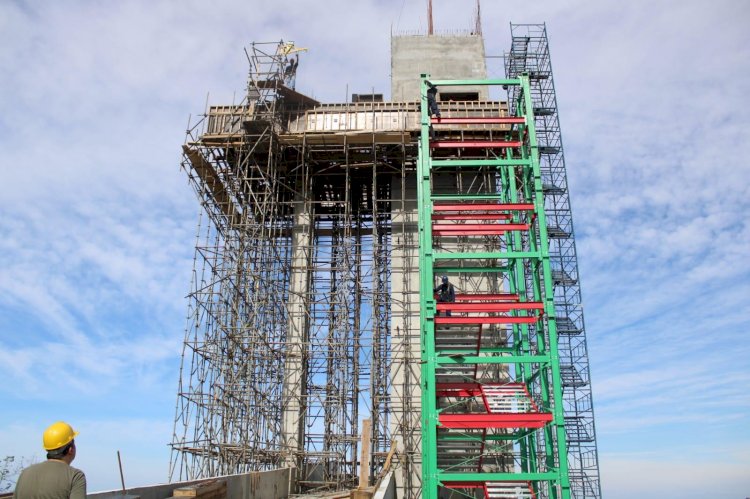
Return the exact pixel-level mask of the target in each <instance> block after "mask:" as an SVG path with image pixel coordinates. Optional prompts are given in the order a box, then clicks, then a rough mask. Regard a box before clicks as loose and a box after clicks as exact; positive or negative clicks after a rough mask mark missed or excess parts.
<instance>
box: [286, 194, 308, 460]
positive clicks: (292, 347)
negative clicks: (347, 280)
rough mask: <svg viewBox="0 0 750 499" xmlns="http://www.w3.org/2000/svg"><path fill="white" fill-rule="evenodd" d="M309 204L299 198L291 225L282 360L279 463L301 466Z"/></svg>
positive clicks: (306, 322) (306, 335)
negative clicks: (282, 385)
mask: <svg viewBox="0 0 750 499" xmlns="http://www.w3.org/2000/svg"><path fill="white" fill-rule="evenodd" d="M311 210H312V208H311V204H310V203H309V202H306V201H303V200H302V199H301V196H300V197H299V198H298V200H297V203H296V204H295V209H294V226H293V227H292V262H291V263H292V267H291V276H290V284H289V307H288V310H289V327H288V330H287V337H286V358H285V361H284V387H283V390H282V403H281V407H282V421H281V425H282V426H281V442H282V446H283V449H282V452H283V455H284V462H283V463H282V466H287V467H294V468H297V469H300V463H298V462H297V459H298V457H297V456H299V453H300V452H301V451H303V450H304V428H305V425H304V417H305V396H306V393H305V386H306V384H307V380H306V371H307V362H306V356H307V340H308V329H309V292H310V279H311V276H310V267H311V262H312V232H313V226H312V220H313V214H312V213H311Z"/></svg>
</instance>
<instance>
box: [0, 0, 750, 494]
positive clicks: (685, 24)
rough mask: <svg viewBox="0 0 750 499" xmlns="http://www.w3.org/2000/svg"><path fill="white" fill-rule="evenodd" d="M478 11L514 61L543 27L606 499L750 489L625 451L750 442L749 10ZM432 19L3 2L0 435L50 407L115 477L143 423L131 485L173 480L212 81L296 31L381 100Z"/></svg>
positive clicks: (313, 73) (325, 9) (397, 13)
mask: <svg viewBox="0 0 750 499" xmlns="http://www.w3.org/2000/svg"><path fill="white" fill-rule="evenodd" d="M473 6H474V1H473V0H472V1H458V2H435V23H436V26H437V28H438V29H453V28H457V29H471V28H472V19H471V12H472V9H473ZM482 8H483V20H484V33H485V39H486V44H487V53H488V54H491V55H500V54H501V53H502V52H503V51H504V50H506V49H507V47H508V41H509V35H508V32H507V31H508V28H507V23H508V21H509V20H513V21H514V22H540V21H547V23H548V24H547V27H548V31H549V35H550V39H551V43H552V57H553V63H554V68H555V78H556V85H557V89H558V103H559V105H560V109H561V118H562V126H563V135H564V140H565V146H566V152H567V160H568V175H569V181H570V189H571V202H572V205H573V212H574V215H575V217H576V231H577V235H578V241H577V247H578V251H579V256H580V263H581V281H582V287H583V296H584V299H585V307H586V314H587V324H588V330H589V351H590V353H591V361H592V378H593V382H594V385H593V386H594V397H595V399H594V401H595V407H596V410H597V417H598V420H597V423H598V428H599V430H600V434H599V438H600V445H601V446H602V448H603V449H606V452H605V453H603V454H602V456H601V459H600V462H601V463H602V469H603V484H604V488H605V491H606V496H607V497H616V496H617V494H620V496H621V497H626V496H627V497H634V496H637V497H669V496H677V495H679V496H680V497H690V494H694V496H697V493H696V492H695V491H703V490H709V489H705V488H702V487H704V485H705V483H704V482H699V481H698V480H699V477H700V476H708V477H710V476H717V477H719V476H720V477H722V480H723V481H722V483H724V484H727V490H728V491H730V493H733V494H734V497H739V496H740V495H741V494H745V495H747V490H748V487H747V481H746V480H745V481H744V482H743V481H742V479H741V478H737V477H742V476H745V475H746V473H743V470H746V469H747V468H748V466H750V459H748V456H747V454H746V453H745V454H741V453H740V454H737V455H736V456H735V457H736V459H735V461H734V464H732V463H729V464H727V465H726V466H723V467H720V466H714V465H713V464H712V462H711V461H710V460H709V459H708V458H706V459H698V458H696V460H695V461H694V462H691V463H687V464H686V463H684V462H683V461H680V460H679V459H677V458H676V457H675V456H671V455H659V456H656V457H654V456H652V455H624V454H623V452H624V450H623V449H625V448H627V440H628V438H629V437H632V438H634V439H643V441H644V442H650V444H652V445H653V446H654V447H658V446H666V445H672V446H674V448H675V449H678V451H675V452H676V453H678V452H679V449H684V448H685V445H687V444H688V443H691V442H694V441H695V439H696V435H695V433H694V431H695V426H696V425H698V424H699V423H700V422H701V420H702V418H704V417H705V418H710V420H711V421H713V422H714V423H715V424H716V425H717V426H719V427H721V428H724V429H725V430H726V435H732V436H731V437H727V436H726V435H721V436H718V437H716V438H717V440H716V441H712V442H711V447H715V446H718V445H719V444H721V442H722V441H724V442H725V441H728V440H737V441H738V442H739V443H744V444H748V443H750V436H748V435H747V432H746V430H744V428H746V427H747V425H748V423H750V421H748V416H747V415H746V414H748V410H747V409H748V400H747V398H746V397H745V396H744V394H743V392H742V389H741V387H742V386H745V385H746V384H747V382H748V377H747V374H746V372H747V370H748V369H747V368H748V367H750V366H749V365H748V362H747V360H746V359H747V358H750V357H748V353H750V345H749V343H748V340H747V335H746V334H745V333H746V331H747V328H748V326H750V323H749V322H748V319H747V318H746V315H747V304H746V300H747V296H750V285H749V284H748V283H749V282H750V264H749V263H748V259H747V255H748V249H750V228H749V226H748V225H749V224H748V223H747V221H746V216H745V212H746V211H747V209H748V207H749V206H748V205H749V204H750V203H748V201H747V200H748V199H749V198H750V165H748V160H747V159H746V158H745V157H744V156H743V153H742V151H743V148H744V147H745V146H746V144H747V143H750V118H748V117H747V116H746V113H744V109H743V106H742V103H743V102H744V100H745V97H746V95H747V94H748V93H750V77H749V76H750V74H749V73H750V71H748V70H749V69H750V62H749V61H750V57H748V49H747V48H746V47H747V43H746V34H745V33H746V26H745V23H744V22H743V21H744V20H745V19H747V18H748V14H750V7H749V6H748V5H747V4H746V3H743V2H731V1H719V2H714V3H713V4H712V6H711V8H710V9H709V8H706V6H705V5H704V4H702V3H700V2H696V1H688V2H678V1H667V2H661V3H659V4H657V5H655V4H654V3H653V2H645V1H643V0H638V1H635V2H627V3H623V2H584V1H579V0H577V1H573V0H570V1H565V2H537V3H533V4H522V3H517V4H502V5H501V4H500V3H497V2H487V1H485V2H483V5H482ZM425 26H426V17H425V6H424V3H423V2H411V1H410V2H401V1H398V0H391V1H388V2H375V1H374V0H370V1H366V2H348V1H345V0H335V1H331V2H322V3H321V2H311V1H310V2H295V1H292V0H281V1H276V2H270V1H261V2H235V1H230V0H222V1H219V2H214V3H213V4H211V5H209V4H207V3H205V2H199V1H190V2H183V3H182V4H181V5H180V7H179V8H176V7H175V6H174V5H173V3H172V2H158V1H157V2H145V1H140V2H139V1H135V2H127V3H117V4H109V3H108V4H93V3H90V2H66V3H65V5H62V4H59V5H58V4H57V3H55V2H42V3H33V4H27V3H23V2H14V3H13V2H3V3H0V74H1V75H2V76H1V77H0V78H2V88H3V93H4V98H3V99H2V100H0V147H2V150H3V154H2V155H0V171H1V172H2V181H0V234H1V235H2V237H1V238H0V254H1V255H2V262H0V319H2V322H1V323H0V366H2V367H0V373H2V376H3V377H4V378H5V379H7V380H10V383H6V384H4V386H3V387H2V388H0V389H2V390H3V393H4V397H6V399H7V400H8V401H9V402H10V403H11V404H12V405H13V406H14V407H16V409H14V410H13V411H12V412H8V413H7V414H5V415H4V417H3V420H2V423H3V424H2V426H1V427H2V428H4V429H5V428H10V429H11V430H12V429H13V428H16V429H18V428H20V426H18V425H21V426H23V425H22V424H21V423H18V421H21V420H30V421H32V422H33V424H30V425H27V426H24V429H19V430H18V431H16V432H15V433H18V434H19V435H27V436H31V435H33V438H34V439H36V438H37V436H36V435H37V433H38V428H37V427H38V426H41V427H43V426H44V425H45V424H48V423H47V422H46V418H47V417H48V413H49V411H50V406H49V405H47V403H46V402H45V400H46V399H47V398H48V397H51V398H52V399H53V400H54V401H55V402H56V403H57V404H58V406H57V407H53V408H52V409H53V410H57V409H58V408H63V409H64V411H68V412H66V413H65V414H64V415H61V416H60V417H70V416H72V417H74V418H77V419H78V420H80V421H82V422H83V424H84V425H88V426H92V427H96V428H98V429H97V430H93V431H92V430H91V429H89V430H88V434H90V435H96V437H95V439H96V440H97V441H102V442H104V441H107V442H109V443H108V444H107V445H106V446H104V447H106V449H104V447H103V448H102V449H100V450H96V451H95V450H94V449H93V448H91V453H90V454H89V455H90V456H92V458H93V456H96V457H95V458H94V459H95V460H96V461H86V459H88V457H87V458H85V459H84V457H83V456H82V457H81V467H83V468H85V469H90V470H91V471H90V474H89V476H90V477H91V480H90V483H92V485H94V486H95V488H112V487H114V486H117V483H118V477H117V475H116V474H114V472H115V470H116V468H115V465H114V464H113V463H114V461H112V462H109V461H107V459H110V458H111V457H112V456H113V455H114V454H113V452H112V449H114V448H115V447H114V446H116V445H119V440H118V439H117V438H110V437H108V436H106V435H107V434H108V432H109V433H111V434H112V435H116V434H117V433H118V429H119V428H121V427H122V426H121V425H120V422H122V421H130V422H131V423H132V422H133V421H136V423H133V424H134V425H135V427H137V428H139V430H138V431H137V432H136V433H137V435H138V436H136V437H134V439H135V441H137V442H138V443H139V445H140V446H141V447H142V449H143V450H142V451H131V450H128V451H127V452H126V453H125V456H124V458H125V461H126V463H128V462H131V463H132V462H133V461H130V459H131V456H132V457H135V456H139V457H138V458H137V460H136V461H137V462H138V463H146V464H144V465H143V466H142V467H141V468H139V469H137V470H133V471H132V473H133V474H134V475H135V476H138V477H141V479H137V478H135V477H134V480H135V482H137V484H142V483H144V481H147V480H159V479H158V478H157V476H156V474H154V473H152V468H155V469H156V470H157V471H158V473H159V476H162V475H163V476H164V477H165V476H166V448H165V447H164V445H163V444H166V442H167V441H169V439H170V430H171V417H172V413H171V411H172V409H173V401H174V396H175V395H174V385H175V383H174V381H176V378H177V374H178V373H177V370H176V363H177V360H178V358H177V356H178V354H177V352H178V351H179V348H180V343H181V341H182V334H183V331H182V329H183V327H184V308H185V301H184V298H183V297H184V295H185V294H186V292H187V290H188V287H189V278H190V272H189V269H190V265H191V261H192V249H191V248H192V245H193V243H194V236H193V235H194V225H195V213H196V211H197V209H198V206H197V203H196V202H195V201H194V199H193V195H192V192H191V191H190V189H189V187H188V185H187V181H186V179H185V178H184V173H183V172H181V171H179V167H178V163H179V155H180V152H179V147H180V144H181V143H182V140H183V133H184V128H185V125H186V123H187V117H188V114H189V113H193V115H195V114H199V113H200V112H202V111H203V106H204V103H205V99H206V93H207V92H210V98H209V102H210V103H221V104H223V103H227V102H231V101H232V100H233V98H234V99H235V100H239V94H235V92H238V91H241V89H242V88H243V86H244V79H245V77H246V71H247V68H246V64H247V61H246V60H245V54H244V53H243V52H242V47H243V46H246V45H247V44H248V43H249V42H250V41H252V40H258V41H269V40H278V39H280V38H282V37H283V38H285V39H294V40H295V41H297V43H298V44H299V45H301V46H304V47H308V48H309V49H310V50H309V52H307V53H305V54H304V55H303V60H302V63H301V65H300V73H299V77H298V89H300V90H301V91H303V92H307V93H311V94H314V95H315V96H316V97H318V98H320V99H322V100H324V101H340V100H344V99H345V98H346V97H347V93H354V92H363V91H369V90H370V88H373V87H374V89H375V91H376V92H383V93H385V94H386V95H387V94H388V93H389V92H388V90H389V80H388V72H389V69H390V65H389V53H388V52H389V47H390V44H389V33H390V30H391V28H393V29H394V31H399V30H409V29H418V28H420V27H421V28H422V29H424V27H425ZM492 65H493V67H495V70H498V69H499V68H500V66H499V64H498V63H497V60H496V59H493V62H492ZM235 95H236V96H235ZM233 96H235V97H233ZM50 359H54V362H52V363H50V362H49V361H50ZM67 366H71V367H70V368H68V367H67ZM144 394H145V395H144ZM144 397H145V398H146V399H148V400H149V401H151V402H152V403H151V404H150V405H152V406H153V407H151V408H149V407H146V406H145V404H143V403H142V402H141V401H142V400H143V398H144ZM63 399H66V400H63ZM13 402H15V404H13ZM112 405H117V409H118V410H117V411H115V412H116V413H115V414H113V413H112V412H111V411H112V410H111V406H112ZM95 413H96V414H95ZM98 413H101V415H102V417H101V418H99V414H98ZM89 414H90V415H91V416H88V415H89ZM105 417H108V418H109V419H108V420H107V421H110V420H114V423H108V422H107V421H105V420H104V418H105ZM95 420H99V422H97V421H95ZM137 421H141V422H142V421H145V423H138V422H137ZM24 424H26V423H24ZM14 425H15V426H14ZM149 428H153V430H151V429H149ZM665 428H668V429H669V430H670V432H669V435H675V434H678V435H683V436H684V438H683V439H682V440H684V441H679V442H668V437H667V436H664V435H663V434H662V432H663V430H664V429H665ZM11 430H9V431H0V435H2V438H1V439H0V441H2V442H3V444H4V445H5V442H10V441H11V440H9V439H8V440H6V438H9V436H10V435H11V433H13V431H11ZM83 434H84V433H82V435H83ZM140 435H143V438H142V439H141V436H140ZM669 438H671V437H669ZM108 439H109V440H108ZM13 441H15V442H18V440H13ZM29 441H31V440H29ZM92 441H93V440H89V442H92ZM34 445H36V444H34ZM86 445H89V443H87V444H86ZM16 448H20V449H21V450H23V449H24V448H28V446H27V444H25V443H24V444H23V445H21V446H20V447H19V446H17V447H16ZM106 456H109V457H106ZM699 457H700V456H699ZM157 461H158V462H161V463H162V464H158V462H157ZM98 463H109V464H103V465H100V464H98ZM128 466H134V467H135V465H132V464H130V465H128V464H126V468H127V467H128ZM160 466H161V467H160ZM654 470H665V476H667V477H668V479H667V480H663V481H662V482H663V483H662V482H660V481H659V480H658V476H657V475H656V474H655V472H654ZM683 471H684V476H686V477H688V478H687V479H686V481H685V482H684V484H685V485H686V486H685V488H680V487H682V485H681V484H677V485H675V483H674V482H673V480H672V478H673V477H675V476H677V475H678V474H680V473H682V472H683ZM127 473H128V472H127V469H126V480H127V479H128V474H127ZM712 473H717V475H712ZM635 474H637V475H638V476H643V477H644V478H643V480H642V483H641V484H640V485H639V484H637V483H635V481H634V480H632V476H634V475H635ZM629 477H630V479H629ZM97 480H99V481H97ZM96 484H100V485H96ZM134 484H136V483H134ZM743 484H744V485H743ZM639 487H640V488H639ZM742 487H744V492H742ZM92 490H93V488H92ZM710 490H716V489H710ZM650 491H651V492H650ZM673 492H674V493H673ZM722 493H723V491H722ZM727 497H729V494H728V495H727Z"/></svg>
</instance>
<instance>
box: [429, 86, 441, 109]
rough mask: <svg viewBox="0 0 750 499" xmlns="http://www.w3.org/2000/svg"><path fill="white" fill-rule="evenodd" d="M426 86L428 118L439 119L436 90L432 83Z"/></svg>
mask: <svg viewBox="0 0 750 499" xmlns="http://www.w3.org/2000/svg"><path fill="white" fill-rule="evenodd" d="M427 85H428V88H427V111H428V112H429V113H430V118H440V109H438V105H437V93H438V89H437V87H436V86H435V85H433V84H432V83H427Z"/></svg>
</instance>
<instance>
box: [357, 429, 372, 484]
mask: <svg viewBox="0 0 750 499" xmlns="http://www.w3.org/2000/svg"><path fill="white" fill-rule="evenodd" d="M371 428H372V423H371V421H370V419H363V420H362V450H361V454H360V458H359V488H360V489H364V488H367V487H369V486H370V434H371Z"/></svg>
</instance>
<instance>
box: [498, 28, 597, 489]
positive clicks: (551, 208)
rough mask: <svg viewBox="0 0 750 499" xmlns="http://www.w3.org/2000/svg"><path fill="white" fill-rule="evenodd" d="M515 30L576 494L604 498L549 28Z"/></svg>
mask: <svg viewBox="0 0 750 499" xmlns="http://www.w3.org/2000/svg"><path fill="white" fill-rule="evenodd" d="M510 28H511V37H512V41H511V48H510V52H509V53H508V54H506V57H505V72H506V76H507V77H508V78H517V77H518V76H519V75H521V74H523V73H528V75H529V78H530V82H531V97H532V101H533V103H534V118H535V124H536V133H537V140H538V142H539V154H540V167H541V173H542V182H543V187H544V211H545V214H546V216H547V224H548V234H549V247H550V262H551V265H552V277H553V280H554V284H555V288H554V291H555V313H556V315H557V323H558V334H559V338H560V344H559V349H560V371H561V376H562V383H563V402H564V411H565V429H566V433H567V440H568V466H569V469H570V481H571V492H572V495H573V497H574V498H576V499H584V498H586V499H588V498H599V497H601V487H600V482H599V460H598V453H597V447H596V430H595V425H594V406H593V400H592V395H591V384H590V375H589V359H588V349H587V346H586V331H585V327H584V320H583V307H582V305H581V288H580V284H579V279H578V258H577V255H576V245H575V235H574V232H573V215H572V213H571V209H570V198H569V193H568V180H567V173H566V169H565V156H564V154H563V144H562V136H561V133H560V120H559V116H558V110H557V97H556V94H555V83H554V79H553V75H552V63H551V59H550V53H549V44H548V40H547V29H546V26H545V25H544V24H511V26H510ZM517 95H518V88H517V87H510V88H509V101H510V102H511V103H513V102H516V97H517Z"/></svg>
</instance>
